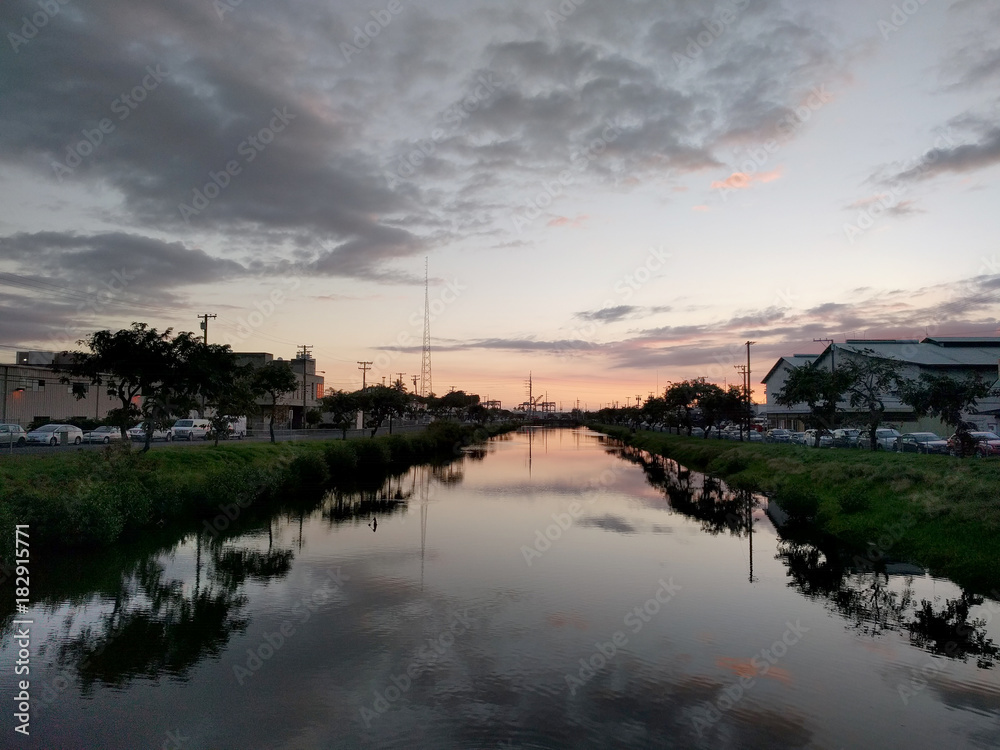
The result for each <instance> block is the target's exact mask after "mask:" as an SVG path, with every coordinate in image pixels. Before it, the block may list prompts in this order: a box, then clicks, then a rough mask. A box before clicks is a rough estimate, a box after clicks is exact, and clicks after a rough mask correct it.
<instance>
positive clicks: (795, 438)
mask: <svg viewBox="0 0 1000 750" xmlns="http://www.w3.org/2000/svg"><path fill="white" fill-rule="evenodd" d="M788 442H790V443H792V444H793V445H805V444H806V434H805V433H804V432H793V433H792V436H791V438H790V439H789V440H788Z"/></svg>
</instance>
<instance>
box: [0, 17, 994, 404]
mask: <svg viewBox="0 0 1000 750" xmlns="http://www.w3.org/2000/svg"><path fill="white" fill-rule="evenodd" d="M997 28H1000V6H997V4H996V3H992V2H976V1H973V0H907V2H903V3H898V2H897V3H890V2H871V1H870V0H868V1H866V2H862V1H861V0H844V1H843V2H838V3H823V4H820V3H801V2H792V1H791V0H788V1H787V2H771V1H765V0H724V1H723V2H720V3H715V4H713V3H705V2H693V1H691V0H659V1H656V2H654V1H652V0H649V1H647V0H624V1H623V0H617V1H616V2H614V3H611V2H598V1H597V0H562V2H554V1H553V2H537V1H533V2H521V1H520V0H505V2H461V3H459V2H457V1H453V0H440V1H435V2H431V0H422V1H421V2H411V1H410V0H385V2H383V0H371V1H370V2H369V1H368V0H365V1H364V2H360V1H356V0H338V1H337V2H336V3H330V2H321V1H320V0H299V1H297V2H282V1H281V0H277V1H274V0H271V1H269V2H263V0H214V1H213V0H176V1H175V2H171V3H160V2H149V1H147V0H129V1H128V2H124V1H120V0H93V1H92V2H86V3H84V2H80V1H79V0H5V2H4V3H3V5H2V7H0V33H2V37H3V39H0V361H13V355H14V352H15V351H16V350H20V349H45V350H63V349H74V348H77V344H76V341H77V340H78V339H80V338H82V337H83V336H86V335H87V334H89V333H90V332H93V331H95V330H100V329H104V328H108V329H112V330H117V329H119V328H124V327H127V326H128V325H130V324H131V323H132V322H133V321H144V322H147V323H149V324H150V325H152V326H154V327H156V328H158V329H165V328H171V329H173V330H174V331H198V326H199V320H198V317H197V316H198V315H201V314H203V313H211V314H215V315H217V318H214V319H211V320H210V322H209V340H210V341H211V342H214V343H227V344H230V345H232V346H233V348H234V349H235V350H237V351H268V352H271V353H273V354H274V355H275V356H276V357H284V358H286V359H288V358H291V357H293V356H294V355H295V352H296V347H297V346H299V345H302V344H306V345H311V346H312V347H313V349H312V355H313V356H314V357H315V358H316V360H317V366H318V367H317V369H318V370H320V371H321V372H323V373H324V375H325V378H326V382H327V385H329V386H332V387H335V388H345V389H353V388H357V387H360V381H361V375H362V373H361V371H360V370H359V369H358V364H357V363H358V361H371V362H373V363H374V365H373V367H372V369H371V370H370V371H369V372H368V374H367V378H368V381H367V382H369V383H370V382H373V379H374V382H379V380H380V379H381V378H382V377H386V379H387V380H389V381H391V380H394V379H395V378H396V376H397V373H400V372H402V373H404V378H405V380H406V382H407V383H409V384H410V386H411V388H412V383H411V382H410V379H411V378H412V376H413V375H417V374H419V372H420V361H421V343H422V336H423V318H424V303H425V285H424V278H425V264H426V269H427V270H426V273H427V277H428V280H429V283H428V287H427V297H428V302H429V309H430V315H431V325H430V328H431V339H432V342H431V343H432V367H433V370H432V372H433V375H432V386H433V390H434V391H435V392H437V393H438V394H441V393H444V392H447V391H448V390H449V389H451V388H452V387H454V388H462V389H464V390H466V391H470V392H475V393H479V394H480V395H481V396H483V397H484V398H485V397H486V396H489V397H490V398H492V399H499V400H501V401H502V402H503V405H504V406H505V407H511V406H514V405H516V404H517V403H519V402H521V401H524V400H525V396H526V392H525V382H526V381H527V379H528V377H529V373H530V374H531V377H532V381H533V384H534V394H535V395H536V396H537V395H539V394H546V397H547V398H548V400H550V401H553V402H555V403H556V404H557V407H559V408H565V409H568V408H570V407H571V406H572V405H575V403H576V400H577V399H579V403H580V406H581V407H584V406H586V407H589V408H591V409H594V408H598V407H599V406H601V405H606V404H608V403H610V402H614V401H618V402H624V401H625V399H626V398H629V399H635V397H636V396H641V397H642V398H645V397H646V396H647V395H649V394H650V393H652V392H657V391H662V389H663V388H664V387H665V386H666V384H667V383H668V382H676V381H679V380H683V379H686V378H691V377H706V378H708V379H709V380H711V381H714V382H718V383H720V384H725V383H733V382H741V377H742V376H741V375H740V374H739V373H738V372H737V371H736V369H735V367H736V366H738V365H740V364H743V363H745V357H746V347H745V346H744V342H745V341H748V340H752V341H754V342H756V343H755V344H754V345H753V346H752V347H751V356H752V364H751V369H752V372H753V377H752V380H753V382H754V387H755V394H754V397H755V400H758V401H759V400H762V399H763V386H761V385H759V380H760V378H761V377H762V376H763V375H764V374H765V373H766V372H767V370H768V369H770V367H771V365H772V364H773V363H774V362H775V361H776V360H777V359H778V357H780V356H782V355H786V354H792V353H808V352H813V353H815V352H819V351H821V350H822V349H823V347H824V346H825V344H824V343H816V342H814V341H813V340H814V339H834V340H836V341H838V342H840V341H843V340H845V338H923V337H924V336H926V335H938V336H944V335H964V336H971V335H984V336H990V335H993V336H996V335H1000V334H998V325H1000V323H998V321H1000V302H998V292H1000V249H998V247H997V244H998V243H997V237H998V234H1000V231H998V230H1000V211H998V210H997V209H998V206H1000V42H998V41H997V35H996V33H995V30H996V29H997Z"/></svg>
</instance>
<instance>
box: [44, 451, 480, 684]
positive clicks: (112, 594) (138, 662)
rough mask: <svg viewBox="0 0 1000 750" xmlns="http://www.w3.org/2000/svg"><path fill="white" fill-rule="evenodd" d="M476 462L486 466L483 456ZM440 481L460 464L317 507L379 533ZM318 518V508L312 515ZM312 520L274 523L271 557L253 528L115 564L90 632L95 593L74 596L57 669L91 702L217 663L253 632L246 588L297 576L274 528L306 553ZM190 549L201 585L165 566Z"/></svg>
mask: <svg viewBox="0 0 1000 750" xmlns="http://www.w3.org/2000/svg"><path fill="white" fill-rule="evenodd" d="M473 460H481V456H480V457H476V458H473ZM418 476H419V477H420V486H419V487H418V486H417V478H418ZM432 477H433V478H434V479H435V480H436V481H439V482H441V483H448V484H457V483H459V482H461V481H462V477H463V473H462V471H461V470H460V468H456V467H455V466H453V465H451V466H435V467H429V468H428V467H425V468H423V469H418V470H414V471H411V472H407V473H406V474H398V475H392V476H388V477H385V478H383V479H382V480H381V483H380V484H379V485H378V486H376V487H369V488H366V489H355V490H342V489H332V490H329V491H328V492H327V493H326V494H325V495H324V496H323V498H322V499H321V501H320V502H319V508H318V511H319V512H318V514H317V515H318V516H319V517H321V518H323V519H325V520H326V521H327V522H328V524H330V525H339V524H344V523H350V522H355V523H360V522H361V521H362V520H363V521H365V522H367V523H368V526H369V527H370V528H371V529H372V531H373V532H374V531H375V530H376V529H377V523H378V520H377V519H378V518H379V517H387V516H391V515H393V514H396V513H399V512H401V511H402V510H404V509H405V508H406V507H407V503H408V502H409V500H410V498H411V497H413V496H414V494H415V493H417V494H420V491H421V488H423V490H424V491H425V492H424V495H423V496H424V497H426V487H427V485H428V483H429V481H430V479H431V478H432ZM407 480H410V483H409V485H408V484H407ZM425 507H426V505H423V506H422V510H423V509H424V508H425ZM315 512H316V509H312V510H310V511H309V513H308V515H310V516H312V515H313V514H314V513H315ZM306 515H307V513H306V510H305V508H301V507H300V508H298V509H294V510H293V509H289V510H287V511H285V512H284V513H281V514H278V515H277V516H276V517H275V518H273V519H271V518H269V519H267V521H266V527H267V547H266V548H263V549H262V548H260V546H259V545H260V540H261V538H262V535H263V532H264V528H263V524H261V523H259V522H257V523H253V522H245V523H244V524H243V525H242V526H240V525H238V524H234V525H233V527H231V528H229V529H227V530H225V531H223V532H219V533H217V534H215V535H211V534H207V533H198V534H194V535H189V536H186V537H184V538H182V539H181V540H180V541H178V542H176V543H175V544H174V545H172V546H168V547H159V548H156V549H155V550H153V551H150V550H148V549H142V550H141V551H140V552H139V554H138V556H137V558H136V559H133V560H132V561H131V562H129V563H127V564H125V565H121V561H120V560H119V561H117V562H118V563H119V566H118V568H117V573H118V576H117V580H116V582H115V585H108V583H107V582H105V584H104V585H102V586H101V588H100V592H99V593H100V595H99V597H98V599H97V602H100V604H98V605H97V609H98V610H99V612H98V613H97V614H96V615H92V616H91V617H90V622H88V624H85V625H82V626H81V625H79V624H78V621H79V620H80V619H81V612H82V611H83V612H85V611H86V609H87V605H88V604H90V605H91V606H94V599H93V598H92V595H93V593H94V592H93V590H92V589H91V590H90V591H89V592H88V594H90V595H91V596H88V595H82V596H80V595H78V596H77V597H75V598H73V601H74V605H75V606H72V607H70V608H69V611H68V613H67V614H65V616H64V618H63V622H62V626H61V627H60V628H59V629H58V630H59V632H58V634H56V635H55V636H54V640H55V642H56V645H55V653H56V664H57V665H58V666H59V667H60V668H61V669H64V670H70V671H71V672H72V673H74V674H76V675H77V676H78V678H79V682H80V686H81V692H82V693H83V694H84V695H90V694H91V693H92V691H93V687H94V684H95V683H102V684H105V685H108V686H113V687H116V688H123V687H125V686H127V685H128V683H129V682H130V681H132V680H135V679H148V680H155V679H156V678H158V677H161V676H169V677H172V678H175V679H185V677H186V675H187V674H188V673H189V671H190V670H191V668H192V667H194V666H195V665H196V664H198V663H199V662H201V661H202V660H204V659H207V658H209V659H210V658H217V657H218V656H219V655H220V654H221V653H222V652H223V651H224V650H225V648H226V645H227V643H228V642H229V640H230V639H231V637H232V636H233V635H234V634H236V633H242V632H244V631H245V630H246V629H247V627H248V625H249V623H250V618H249V617H248V616H247V615H245V614H244V608H245V605H246V604H247V601H248V599H247V596H246V595H245V593H244V590H245V587H246V585H247V584H248V583H267V582H269V581H276V580H280V579H283V578H285V577H286V576H287V575H288V574H289V572H290V571H291V569H292V564H293V561H294V558H295V552H294V551H293V550H291V549H284V548H280V547H279V548H275V545H274V527H275V525H278V526H279V527H280V525H281V523H282V521H284V522H286V523H287V524H289V525H291V524H296V523H297V524H298V525H299V529H300V531H299V541H300V549H301V524H302V521H303V518H304V517H305V516H306ZM191 547H193V548H194V549H193V553H194V560H193V563H194V581H193V585H191V579H190V574H189V572H188V570H187V569H185V568H184V567H183V566H181V567H180V568H179V569H176V570H174V571H173V572H171V571H170V570H168V565H167V561H169V560H171V559H172V558H175V557H177V556H178V555H181V554H182V553H183V550H185V549H189V548H191ZM94 562H95V563H96V562H98V558H94ZM82 573H83V575H82V577H81V575H80V571H78V573H77V575H76V576H74V577H73V578H74V579H75V580H78V581H79V580H82V581H87V580H90V581H91V585H92V581H93V577H92V576H94V575H99V574H100V573H99V571H98V570H93V571H91V570H88V569H87V567H86V566H84V568H83V571H82ZM88 573H90V574H92V575H88ZM53 578H56V579H58V578H59V576H53ZM185 581H187V582H188V583H185ZM85 588H87V587H86V586H85ZM36 590H38V592H39V595H40V596H41V597H42V598H43V599H44V598H48V599H50V601H51V602H52V604H53V605H56V603H60V604H62V603H65V597H66V592H65V591H60V592H50V593H49V594H48V597H46V595H45V593H44V589H43V588H38V589H36ZM87 600H89V601H87Z"/></svg>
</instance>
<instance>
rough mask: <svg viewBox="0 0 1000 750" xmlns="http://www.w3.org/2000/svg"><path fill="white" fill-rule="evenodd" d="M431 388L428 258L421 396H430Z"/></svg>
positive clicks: (425, 263)
mask: <svg viewBox="0 0 1000 750" xmlns="http://www.w3.org/2000/svg"><path fill="white" fill-rule="evenodd" d="M432 392H433V387H432V386H431V305H430V292H429V284H428V277H427V258H426V257H425V258H424V350H423V354H422V356H421V359H420V395H421V396H430V395H431V393H432Z"/></svg>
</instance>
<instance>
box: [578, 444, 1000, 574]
mask: <svg viewBox="0 0 1000 750" xmlns="http://www.w3.org/2000/svg"><path fill="white" fill-rule="evenodd" d="M595 429H599V430H600V431H601V432H605V433H607V434H609V435H610V436H612V437H616V438H620V439H622V440H624V441H625V442H627V443H628V444H630V445H633V446H635V447H638V448H642V449H644V450H647V451H649V452H651V453H656V454H659V455H662V456H666V457H668V458H672V459H674V460H675V461H677V462H678V463H680V464H683V465H684V466H687V467H688V468H691V469H696V470H698V471H703V472H706V473H708V474H712V475H714V476H717V477H721V478H722V479H725V480H726V481H727V482H728V483H729V484H730V485H731V486H734V487H737V488H745V489H753V490H756V491H759V492H763V493H766V494H767V495H768V496H769V497H772V498H774V500H776V501H777V502H778V504H779V505H780V506H781V507H782V508H783V509H784V510H785V511H787V512H788V513H790V514H792V515H794V516H796V517H797V518H799V519H808V521H809V522H810V524H811V525H812V526H813V527H814V528H815V529H816V530H817V531H819V532H822V533H824V534H828V535H830V536H832V537H833V538H835V539H836V540H838V541H839V542H841V543H842V544H844V545H845V546H847V547H850V548H855V549H857V550H859V551H867V552H869V553H870V551H871V550H875V552H876V553H878V555H879V556H881V555H884V556H887V557H892V558H895V559H901V560H908V561H910V562H915V563H917V564H919V565H921V566H923V567H925V568H927V569H928V570H930V571H931V572H932V573H933V574H935V575H943V576H947V577H949V578H951V579H953V580H954V581H956V582H957V583H959V584H961V585H963V586H966V587H968V588H971V589H975V590H977V591H980V592H988V591H990V590H992V589H994V588H1000V460H993V459H982V460H980V459H966V460H958V459H955V458H951V457H949V456H920V455H915V454H897V453H884V452H877V453H872V452H870V451H852V450H829V449H828V450H817V449H813V448H806V447H803V446H797V445H773V444H760V443H756V444H750V443H733V442H732V441H726V440H704V439H700V438H688V437H683V436H677V435H666V434H663V433H657V432H637V433H632V432H631V431H629V430H627V429H622V428H616V427H596V428H595ZM869 556H870V554H869Z"/></svg>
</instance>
